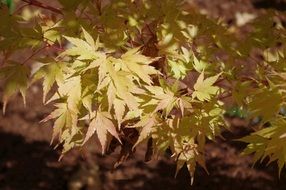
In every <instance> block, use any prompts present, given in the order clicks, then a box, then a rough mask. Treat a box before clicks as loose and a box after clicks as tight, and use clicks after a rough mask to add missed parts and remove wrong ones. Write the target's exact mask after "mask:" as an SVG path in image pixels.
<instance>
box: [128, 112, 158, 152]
mask: <svg viewBox="0 0 286 190" xmlns="http://www.w3.org/2000/svg"><path fill="white" fill-rule="evenodd" d="M157 124H158V121H157V118H156V115H155V114H151V115H146V116H144V117H143V118H142V119H141V120H140V121H139V122H138V123H136V124H135V125H134V126H131V127H130V128H142V130H141V132H140V135H139V137H138V140H137V142H136V143H135V144H134V145H133V148H135V147H136V146H137V145H138V144H139V143H141V142H142V141H143V140H145V139H146V138H148V137H149V136H150V135H151V132H152V130H153V128H154V127H155V126H156V125H157Z"/></svg>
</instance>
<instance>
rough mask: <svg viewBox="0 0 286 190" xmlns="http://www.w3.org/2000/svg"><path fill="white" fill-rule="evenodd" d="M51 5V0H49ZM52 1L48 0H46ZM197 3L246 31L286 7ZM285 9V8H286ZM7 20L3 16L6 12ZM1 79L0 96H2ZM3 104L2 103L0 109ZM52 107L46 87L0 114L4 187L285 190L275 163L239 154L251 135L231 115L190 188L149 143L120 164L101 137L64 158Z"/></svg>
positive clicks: (249, 1)
mask: <svg viewBox="0 0 286 190" xmlns="http://www.w3.org/2000/svg"><path fill="white" fill-rule="evenodd" d="M43 2H44V1H43ZM47 2H48V1H45V3H47ZM190 6H192V7H193V8H196V9H199V10H200V11H201V13H203V14H207V15H209V16H210V17H213V18H221V19H223V20H224V21H225V22H226V23H227V24H228V25H229V26H230V27H231V26H234V25H235V26H237V27H239V28H240V29H241V30H242V31H243V30H244V28H245V27H247V23H248V22H249V21H251V20H252V19H254V18H255V17H258V16H259V14H260V13H261V12H263V11H265V10H266V9H276V10H279V11H286V1H284V0H193V1H190ZM281 14H282V13H281ZM0 19H1V17H0ZM1 93H2V90H1V84H0V96H1ZM2 107H3V104H2V103H0V109H1V108H2ZM50 111H51V107H49V106H43V104H42V90H41V87H40V86H37V85H36V86H33V87H31V88H30V90H29V93H28V94H27V107H26V108H25V107H24V106H23V103H22V99H21V97H20V96H18V97H16V98H15V99H14V100H13V101H11V102H10V103H9V106H8V108H7V111H6V114H5V115H2V114H0V190H39V189H40V190H41V189H43V190H134V189H137V190H155V189H164V190H175V189H180V190H185V189H192V190H207V189H208V190H209V189H211V190H218V189H220V190H230V189H231V190H241V189H245V190H274V189H275V190H282V189H285V188H286V174H285V171H284V172H282V174H281V177H280V179H279V178H278V169H277V166H276V164H270V165H268V166H267V165H266V163H261V164H256V165H254V167H252V165H253V163H252V158H251V156H240V152H241V150H242V149H243V148H244V146H245V145H244V144H243V143H240V142H237V141H234V139H237V138H239V137H242V136H243V135H245V134H247V133H249V132H250V130H249V128H248V127H247V125H246V123H245V121H243V119H239V118H229V121H230V123H231V124H232V128H231V130H232V131H225V132H224V133H223V136H224V137H225V139H226V140H223V139H217V141H216V142H209V143H208V144H207V147H206V149H207V155H206V156H207V168H208V172H209V174H208V173H207V172H205V171H204V170H203V169H202V168H199V167H198V168H197V170H196V174H195V181H194V184H193V186H192V187H190V180H189V174H188V171H187V169H186V168H184V169H183V170H181V171H180V172H179V174H178V176H177V178H174V174H175V168H176V166H175V164H174V162H173V161H172V160H169V159H168V156H166V157H162V158H159V159H158V160H153V161H150V162H148V163H145V162H144V154H145V150H146V149H145V147H144V145H142V146H141V147H139V148H137V151H136V153H135V154H134V155H133V156H132V158H131V159H130V160H128V161H127V162H125V163H123V164H122V165H121V166H119V167H118V168H116V169H113V165H114V163H115V162H116V154H118V153H116V152H115V153H114V154H113V155H106V156H102V155H101V153H100V152H101V151H100V145H99V144H98V142H97V139H92V140H90V141H89V144H88V145H87V146H85V147H84V148H82V149H77V150H73V151H71V152H69V153H68V154H67V155H65V156H64V157H63V159H62V160H61V161H58V159H59V157H60V150H57V149H54V148H53V146H50V140H51V136H52V123H51V122H48V123H45V124H43V123H41V124H39V121H40V120H41V119H43V118H44V117H45V116H46V115H47V114H48V113H49V112H50Z"/></svg>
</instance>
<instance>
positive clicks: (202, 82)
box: [192, 72, 220, 101]
mask: <svg viewBox="0 0 286 190" xmlns="http://www.w3.org/2000/svg"><path fill="white" fill-rule="evenodd" d="M219 76H220V74H218V75H215V76H212V77H209V78H206V79H204V72H202V73H201V74H200V76H199V78H198V80H197V82H196V83H195V85H194V90H195V91H194V92H193V94H192V97H193V98H198V99H199V100H200V101H205V100H210V98H211V96H212V95H215V94H216V93H217V92H218V90H219V88H218V87H216V86H213V84H214V83H215V82H216V81H217V79H218V77H219Z"/></svg>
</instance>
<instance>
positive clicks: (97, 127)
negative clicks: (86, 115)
mask: <svg viewBox="0 0 286 190" xmlns="http://www.w3.org/2000/svg"><path fill="white" fill-rule="evenodd" d="M95 132H96V133H97V137H98V139H99V141H100V144H101V147H102V154H104V153H105V151H106V149H107V144H108V134H111V135H112V136H114V137H115V138H116V139H117V140H118V141H119V142H120V143H121V140H120V138H119V135H118V133H117V130H116V127H115V126H114V124H113V122H112V121H111V119H110V115H109V113H107V112H101V111H97V112H96V113H95V118H94V119H93V120H92V121H91V122H90V124H89V127H88V130H87V133H86V136H85V139H84V141H83V144H85V143H86V142H87V141H88V140H89V139H90V138H91V136H92V135H93V134H94V133H95Z"/></svg>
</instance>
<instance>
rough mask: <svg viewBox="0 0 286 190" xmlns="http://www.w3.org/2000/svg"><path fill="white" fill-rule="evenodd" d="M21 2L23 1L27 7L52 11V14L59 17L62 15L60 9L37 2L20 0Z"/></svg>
mask: <svg viewBox="0 0 286 190" xmlns="http://www.w3.org/2000/svg"><path fill="white" fill-rule="evenodd" d="M22 1H24V2H25V3H28V4H29V5H32V6H36V7H40V8H42V9H46V10H49V11H52V12H54V13H57V14H61V15H62V14H63V13H62V11H61V10H60V9H58V8H55V7H52V6H49V5H46V4H43V3H41V2H39V1H37V0H22Z"/></svg>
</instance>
